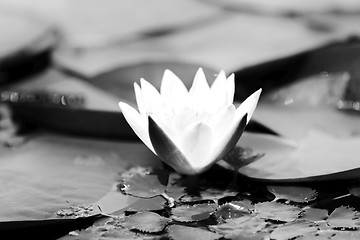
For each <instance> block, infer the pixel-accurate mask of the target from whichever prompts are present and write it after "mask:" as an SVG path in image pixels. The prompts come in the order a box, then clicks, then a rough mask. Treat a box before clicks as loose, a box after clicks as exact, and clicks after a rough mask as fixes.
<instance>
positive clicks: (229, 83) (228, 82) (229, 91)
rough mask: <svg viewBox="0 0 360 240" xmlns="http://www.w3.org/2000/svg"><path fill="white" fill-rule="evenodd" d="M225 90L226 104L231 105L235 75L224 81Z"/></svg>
mask: <svg viewBox="0 0 360 240" xmlns="http://www.w3.org/2000/svg"><path fill="white" fill-rule="evenodd" d="M226 88H227V91H226V92H227V97H228V99H227V101H228V104H232V103H233V102H234V94H235V75H234V74H231V75H230V76H229V77H228V78H227V79H226Z"/></svg>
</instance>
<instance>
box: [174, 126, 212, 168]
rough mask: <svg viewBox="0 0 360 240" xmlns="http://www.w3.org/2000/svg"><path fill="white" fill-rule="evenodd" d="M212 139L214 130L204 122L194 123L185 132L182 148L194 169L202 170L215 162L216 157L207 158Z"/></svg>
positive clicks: (182, 138)
mask: <svg viewBox="0 0 360 240" xmlns="http://www.w3.org/2000/svg"><path fill="white" fill-rule="evenodd" d="M212 141H213V135H212V131H211V129H210V127H209V126H207V125H206V124H204V123H196V124H193V125H192V126H190V127H188V128H187V129H186V131H185V132H184V134H183V136H182V137H181V147H180V149H181V152H182V153H183V154H184V155H185V157H186V159H188V162H189V164H190V165H191V166H192V167H193V168H194V169H198V170H199V171H200V169H202V168H205V167H207V166H208V165H210V164H211V163H212V162H213V160H214V159H208V158H207V155H208V154H209V149H211V148H212Z"/></svg>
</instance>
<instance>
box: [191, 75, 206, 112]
mask: <svg viewBox="0 0 360 240" xmlns="http://www.w3.org/2000/svg"><path fill="white" fill-rule="evenodd" d="M189 95H190V98H191V100H190V101H191V107H193V109H194V110H195V111H205V110H206V107H207V105H208V104H209V96H210V87H209V84H208V82H207V81H206V76H205V73H204V71H203V69H202V68H199V70H198V71H197V72H196V74H195V78H194V82H193V84H192V86H191V88H190V90H189Z"/></svg>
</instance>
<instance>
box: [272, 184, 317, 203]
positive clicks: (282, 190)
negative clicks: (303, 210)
mask: <svg viewBox="0 0 360 240" xmlns="http://www.w3.org/2000/svg"><path fill="white" fill-rule="evenodd" d="M267 189H268V191H269V192H271V193H272V194H274V195H275V201H276V200H278V199H285V200H290V201H292V202H296V203H307V202H310V201H313V200H315V199H316V197H317V192H316V190H314V189H311V188H307V187H298V186H267Z"/></svg>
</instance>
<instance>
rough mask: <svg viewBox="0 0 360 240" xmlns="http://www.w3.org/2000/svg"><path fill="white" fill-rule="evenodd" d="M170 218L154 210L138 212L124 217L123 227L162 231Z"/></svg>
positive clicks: (144, 230)
mask: <svg viewBox="0 0 360 240" xmlns="http://www.w3.org/2000/svg"><path fill="white" fill-rule="evenodd" d="M169 221H170V220H169V219H168V218H165V217H162V216H160V215H159V214H157V213H153V212H138V213H135V214H134V215H130V216H127V217H125V218H124V221H123V222H122V223H121V225H122V226H123V227H126V228H128V229H135V230H139V231H142V232H149V233H155V232H160V231H162V230H163V229H164V228H165V227H166V225H167V224H168V222H169Z"/></svg>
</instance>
